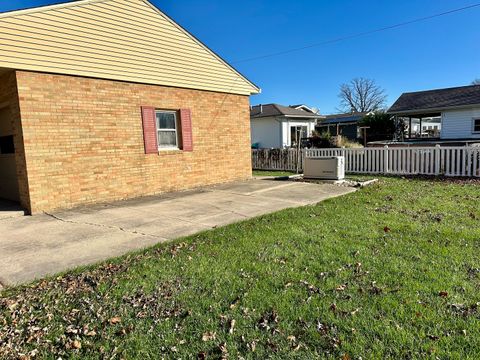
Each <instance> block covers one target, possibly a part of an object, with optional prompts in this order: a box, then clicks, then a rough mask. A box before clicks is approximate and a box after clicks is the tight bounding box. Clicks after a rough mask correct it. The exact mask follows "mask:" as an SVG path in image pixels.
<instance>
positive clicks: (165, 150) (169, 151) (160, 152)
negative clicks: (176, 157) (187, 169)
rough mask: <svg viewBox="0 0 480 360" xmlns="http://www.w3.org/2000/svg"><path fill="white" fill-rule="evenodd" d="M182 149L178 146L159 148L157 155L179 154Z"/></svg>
mask: <svg viewBox="0 0 480 360" xmlns="http://www.w3.org/2000/svg"><path fill="white" fill-rule="evenodd" d="M181 153H183V150H181V149H179V148H159V149H158V155H169V154H172V155H173V154H181Z"/></svg>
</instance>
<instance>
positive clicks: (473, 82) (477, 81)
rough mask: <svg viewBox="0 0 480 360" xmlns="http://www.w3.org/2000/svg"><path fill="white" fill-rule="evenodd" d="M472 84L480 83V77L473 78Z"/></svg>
mask: <svg viewBox="0 0 480 360" xmlns="http://www.w3.org/2000/svg"><path fill="white" fill-rule="evenodd" d="M472 85H480V79H475V80H473V81H472Z"/></svg>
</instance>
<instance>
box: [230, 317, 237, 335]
mask: <svg viewBox="0 0 480 360" xmlns="http://www.w3.org/2000/svg"><path fill="white" fill-rule="evenodd" d="M235 323H236V321H235V319H233V320H232V321H231V322H230V330H228V333H229V334H233V332H234V330H235Z"/></svg>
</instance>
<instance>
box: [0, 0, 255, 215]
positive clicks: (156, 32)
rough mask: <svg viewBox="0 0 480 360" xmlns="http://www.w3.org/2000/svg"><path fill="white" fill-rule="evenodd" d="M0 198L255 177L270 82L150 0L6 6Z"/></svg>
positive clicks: (42, 198) (36, 201)
mask: <svg viewBox="0 0 480 360" xmlns="http://www.w3.org/2000/svg"><path fill="white" fill-rule="evenodd" d="M0 33H1V37H2V42H1V43H0V169H2V170H1V172H0V197H1V198H8V199H11V200H15V201H19V202H20V203H21V205H22V206H23V207H24V208H25V209H26V210H27V211H28V212H29V213H38V212H42V211H50V210H53V209H58V208H69V207H74V206H78V205H84V204H92V203H99V202H108V201H115V200H120V199H126V198H132V197H140V196H147V195H153V194H158V193H162V192H168V191H178V190H184V189H190V188H195V187H199V186H204V185H210V184H216V183H222V182H229V181H235V180H240V179H247V178H249V177H251V153H250V117H249V96H250V95H252V94H257V93H259V91H260V90H259V88H258V87H257V86H255V85H254V84H253V83H251V82H250V81H249V80H247V79H246V78H245V77H244V76H242V75H241V74H240V73H239V72H237V71H236V70H235V69H234V68H232V67H231V66H230V65H229V64H227V63H226V62H225V61H224V60H222V59H221V58H220V57H219V56H218V55H216V54H215V53H214V52H213V51H211V50H210V49H209V48H207V47H206V46H205V45H204V44H202V43H201V42H200V41H199V40H198V39H196V38H195V37H194V36H192V35H191V34H190V33H188V32H187V31H186V30H184V29H183V28H181V27H180V26H179V25H178V24H176V23H175V22H174V21H173V20H171V19H170V18H169V17H167V16H166V15H165V14H164V13H162V12H161V11H160V10H158V9H157V8H155V7H154V6H153V5H152V4H150V3H149V2H148V1H144V0H81V1H75V2H70V3H67V4H59V5H51V6H45V7H39V8H34V9H28V10H19V11H13V12H8V13H3V14H0Z"/></svg>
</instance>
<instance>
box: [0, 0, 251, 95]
mask: <svg viewBox="0 0 480 360" xmlns="http://www.w3.org/2000/svg"><path fill="white" fill-rule="evenodd" d="M0 37H1V38H2V41H1V45H0V70H1V69H2V68H3V69H14V70H28V71H38V72H48V73H56V74H66V75H76V76H86V77H94V78H102V79H109V80H120V81H127V82H135V83H144V84H154V85H165V86H171V87H182V88H191V89H199V90H209V91H216V92H225V93H234V94H241V95H250V94H256V93H259V92H260V89H259V88H258V87H257V86H256V85H255V84H253V83H252V82H251V81H249V80H248V79H247V78H246V77H244V76H243V75H242V74H240V73H239V72H238V71H237V70H235V69H234V68H233V67H232V66H231V65H229V64H228V63H227V62H226V61H225V60H223V59H222V58H221V57H220V56H218V55H217V54H216V53H215V52H213V51H212V50H210V49H209V48H208V47H207V46H206V45H204V44H203V43H202V42H200V41H199V40H198V39H197V38H195V37H194V36H193V35H192V34H190V33H189V32H188V31H186V30H185V29H184V28H182V27H181V26H180V25H178V24H177V23H175V22H174V21H173V20H172V19H170V18H169V17H168V16H167V15H165V14H164V13H163V12H161V11H160V10H159V9H157V8H156V7H155V6H154V5H152V4H151V3H149V2H148V1H147V0H80V1H73V2H69V3H64V4H57V5H50V6H43V7H38V8H32V9H27V10H18V11H11V12H7V13H3V14H0Z"/></svg>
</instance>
